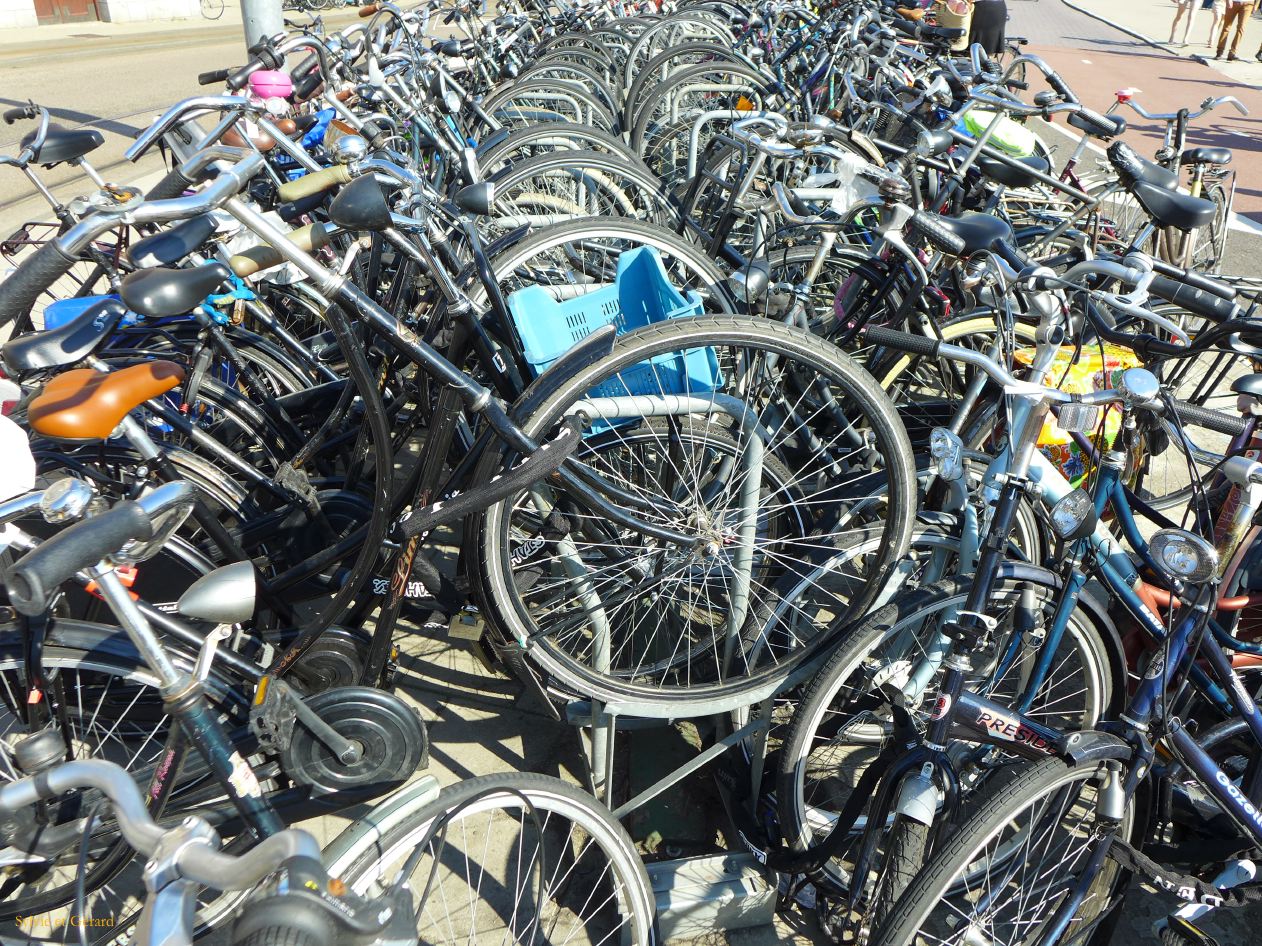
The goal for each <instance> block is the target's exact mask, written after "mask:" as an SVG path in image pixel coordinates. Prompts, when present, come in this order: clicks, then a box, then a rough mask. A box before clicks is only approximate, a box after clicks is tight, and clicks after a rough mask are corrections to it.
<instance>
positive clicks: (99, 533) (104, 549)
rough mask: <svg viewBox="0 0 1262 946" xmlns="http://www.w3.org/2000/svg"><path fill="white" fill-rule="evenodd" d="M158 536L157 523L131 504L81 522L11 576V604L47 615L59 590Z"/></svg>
mask: <svg viewBox="0 0 1262 946" xmlns="http://www.w3.org/2000/svg"><path fill="white" fill-rule="evenodd" d="M152 536H153V523H152V522H151V521H150V520H149V515H148V514H147V513H146V512H145V511H144V510H143V509H142V508H141V507H140V506H139V504H137V503H134V502H130V501H125V502H121V503H117V504H115V505H114V507H113V508H112V509H110V510H108V511H107V512H104V513H102V514H101V515H99V516H93V517H92V518H91V519H84V520H83V521H82V522H76V523H75V524H74V525H72V526H71V527H70V528H68V529H63V530H62V531H61V532H58V533H57V534H56V535H54V536H53V537H52V538H51V539H48V540H47V541H46V542H42V543H41V544H39V545H37V546H36V547H35V548H33V549H32V550H31V551H29V552H27V553H26V554H25V555H23V556H22V558H21V559H19V560H18V562H17V564H15V565H14V566H13V568H12V569H10V570H9V573H8V574H7V575H6V576H5V585H6V586H7V588H8V592H9V603H10V604H12V605H13V607H15V608H16V609H17V610H18V611H20V612H21V613H22V614H25V615H28V616H34V615H38V614H43V613H44V612H45V611H46V610H47V609H48V605H49V603H50V602H51V601H52V599H53V596H54V595H55V594H56V593H57V589H58V588H59V587H60V586H61V585H62V583H63V582H65V581H67V580H69V579H70V578H72V577H74V575H75V574H76V573H77V572H80V571H82V570H83V569H85V568H90V567H92V566H93V565H95V564H97V563H98V562H100V561H101V559H103V558H105V557H106V556H108V555H112V554H113V553H115V552H117V551H118V550H119V549H121V548H122V547H123V546H124V545H126V544H127V543H128V542H130V541H131V540H132V539H140V540H142V541H143V540H145V539H149V538H151V537H152Z"/></svg>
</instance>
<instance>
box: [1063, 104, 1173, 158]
mask: <svg viewBox="0 0 1262 946" xmlns="http://www.w3.org/2000/svg"><path fill="white" fill-rule="evenodd" d="M1068 122H1069V124H1071V125H1073V126H1074V127H1075V128H1077V129H1078V130H1079V131H1081V132H1085V133H1086V134H1088V135H1090V136H1091V137H1092V138H1102V139H1104V140H1105V141H1108V140H1109V139H1110V138H1116V137H1117V136H1118V135H1121V134H1124V133H1125V132H1126V119H1125V117H1123V116H1122V115H1094V114H1093V115H1090V116H1087V115H1083V114H1082V113H1081V112H1074V113H1073V114H1072V115H1070V116H1069V119H1068ZM1154 166H1155V165H1154Z"/></svg>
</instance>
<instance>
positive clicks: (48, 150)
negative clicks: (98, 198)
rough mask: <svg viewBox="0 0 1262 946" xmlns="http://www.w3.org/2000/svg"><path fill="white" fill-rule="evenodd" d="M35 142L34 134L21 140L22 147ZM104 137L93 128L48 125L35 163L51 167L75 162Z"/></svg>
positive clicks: (95, 146) (98, 144) (98, 145)
mask: <svg viewBox="0 0 1262 946" xmlns="http://www.w3.org/2000/svg"><path fill="white" fill-rule="evenodd" d="M34 140H35V132H31V133H30V134H29V135H27V136H26V137H25V138H23V139H22V147H23V148H26V147H28V146H30V144H31V142H33V141H34ZM103 144H105V137H104V136H103V135H102V134H101V133H100V132H99V131H97V130H96V129H95V128H62V127H61V126H60V125H49V126H48V134H47V135H46V136H45V137H44V143H43V144H42V145H40V149H39V151H37V152H36V153H35V163H36V164H42V165H44V167H52V166H53V165H54V164H61V162H63V161H76V160H78V159H79V158H81V157H83V156H84V155H85V154H88V153H90V152H92V151H95V150H96V149H97V148H99V147H101V145H103Z"/></svg>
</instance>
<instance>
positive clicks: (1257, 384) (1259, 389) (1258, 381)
mask: <svg viewBox="0 0 1262 946" xmlns="http://www.w3.org/2000/svg"><path fill="white" fill-rule="evenodd" d="M1231 390H1232V391H1233V392H1235V393H1236V394H1247V395H1248V396H1249V397H1256V398H1258V399H1260V400H1262V374H1246V375H1242V376H1241V377H1239V378H1237V379H1236V380H1235V381H1233V382H1231Z"/></svg>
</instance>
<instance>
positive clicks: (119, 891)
mask: <svg viewBox="0 0 1262 946" xmlns="http://www.w3.org/2000/svg"><path fill="white" fill-rule="evenodd" d="M172 656H173V658H174V659H175V661H176V665H177V666H179V667H183V668H185V669H187V668H188V667H189V666H191V660H190V659H189V658H187V657H185V656H181V655H180V654H178V653H173V654H172ZM26 657H27V647H26V642H25V640H24V638H23V635H21V634H19V633H17V632H14V631H10V632H6V633H4V634H0V739H3V740H4V741H5V743H6V744H8V743H9V742H10V741H11V740H14V739H16V738H19V737H20V736H22V735H24V734H25V733H26V732H28V727H27V724H26V721H25V720H26V715H25V714H26V706H25V693H26V683H25V681H26V676H27V663H26ZM41 666H42V668H43V671H44V673H45V674H46V675H47V676H48V678H49V682H50V686H49V688H48V693H47V699H48V701H49V703H48V706H49V711H50V713H51V714H52V717H53V719H54V720H55V721H56V725H58V726H60V731H61V732H62V733H63V734H64V736H65V741H66V744H67V749H66V757H67V758H76V759H86V758H100V759H109V760H111V761H114V762H117V763H119V764H120V765H122V766H124V767H125V768H126V769H127V770H128V771H129V772H130V773H131V774H132V775H133V776H134V777H135V779H136V780H137V782H138V783H140V784H141V785H146V784H147V783H148V782H149V780H150V779H151V778H152V776H153V774H154V772H155V770H157V769H158V767H159V766H161V765H163V764H167V765H169V764H170V760H168V759H166V750H167V744H166V738H167V733H168V731H169V717H168V716H167V715H166V712H165V710H164V708H163V703H162V697H161V694H160V693H159V690H158V682H157V679H156V678H155V677H154V676H153V675H152V674H151V673H150V671H149V670H148V669H147V668H145V667H144V666H143V664H141V663H140V661H139V659H138V657H137V655H136V652H135V648H134V646H133V645H132V644H131V643H130V641H129V640H128V639H127V637H126V636H125V635H124V634H123V633H122V632H121V631H119V630H117V629H115V628H109V627H104V626H101V625H94V624H88V623H85V622H80V621H57V622H56V623H55V624H54V625H53V627H52V628H51V630H50V633H49V636H48V640H47V646H46V648H45V650H44V653H43V658H42V661H41ZM204 686H205V691H206V693H207V696H208V697H209V698H210V699H211V701H212V703H213V704H214V705H215V706H216V708H217V709H219V710H220V712H221V717H222V718H223V720H224V721H225V723H226V724H228V725H229V726H230V728H234V729H237V730H239V731H241V732H244V731H245V726H246V722H245V718H246V715H247V713H248V710H249V703H248V700H247V699H246V696H245V694H244V693H243V692H242V690H241V688H240V686H239V684H237V683H234V682H233V681H231V680H229V679H227V678H225V677H223V676H221V675H220V674H219V673H217V672H213V671H212V673H211V675H210V677H209V678H207V680H206V681H205V683H204ZM0 757H2V761H0V781H11V780H14V779H16V778H18V777H19V776H20V775H21V773H20V772H19V771H18V770H17V769H16V768H15V767H14V764H13V760H12V757H11V755H10V754H9V753H7V752H6V753H3V754H0ZM222 797H223V796H222V793H221V791H220V790H219V788H218V783H217V782H215V781H214V780H213V779H212V778H210V777H209V776H208V774H207V771H206V768H205V765H204V763H203V762H202V760H201V759H200V757H199V756H197V754H196V752H195V751H192V752H190V753H189V754H188V755H186V757H185V762H184V765H183V766H182V768H181V769H180V775H179V781H178V782H177V783H176V786H175V789H174V791H173V792H172V794H171V795H170V796H169V801H168V802H167V806H166V814H168V815H169V814H171V813H173V812H178V811H180V810H186V809H188V808H190V807H198V806H200V805H204V804H206V803H209V802H212V801H216V800H219V799H221V798H222ZM93 799H94V795H93V793H91V792H81V793H72V794H69V795H66V796H64V797H62V798H60V799H58V800H57V803H56V804H55V805H52V806H50V807H47V808H46V809H45V815H46V816H47V817H48V818H49V820H50V832H51V831H52V829H53V828H54V827H55V826H57V825H63V824H67V823H71V822H74V821H76V820H78V819H80V818H83V817H85V816H86V815H87V814H88V811H89V810H90V809H91V807H92V805H93ZM77 840H78V835H77V833H76V834H75V836H74V838H73V839H72V840H71V841H70V842H69V843H68V844H67V846H66V847H65V848H64V849H62V850H61V851H60V852H58V853H57V854H55V855H53V856H52V857H50V858H49V859H48V860H47V861H45V862H43V863H40V864H37V865H32V866H29V867H27V868H24V869H23V870H22V871H20V872H17V873H9V874H8V875H6V880H5V884H4V897H3V902H0V922H6V923H8V922H14V921H16V919H17V918H18V917H35V918H37V919H38V921H39V924H38V925H35V924H28V925H23V926H21V932H22V933H23V934H24V935H25V936H26V937H27V938H29V939H32V940H36V941H49V942H61V941H65V942H71V941H76V942H77V936H78V933H79V930H78V929H77V928H75V927H74V926H72V925H71V924H70V922H69V918H70V914H71V913H72V912H74V909H73V902H74V897H75V887H76V883H75V880H76V876H77V874H78V861H79V852H78V843H77ZM87 866H88V871H87V875H86V888H87V894H88V896H87V910H86V913H85V915H84V917H83V919H84V920H87V919H100V920H104V921H105V922H102V923H100V924H88V923H84V927H85V928H86V929H87V930H88V932H89V933H90V937H91V941H93V942H106V941H109V940H111V939H113V938H115V937H118V936H120V935H122V934H123V930H122V929H121V928H115V927H114V926H113V924H114V923H115V922H117V921H119V920H120V919H121V918H123V917H125V916H127V915H128V914H131V913H134V912H135V911H137V910H139V908H140V906H141V905H142V904H143V902H144V885H143V883H142V880H141V876H140V867H141V862H139V861H138V860H137V859H136V857H135V854H134V852H133V851H132V849H131V848H130V847H128V846H127V845H126V844H125V843H121V842H120V839H119V836H118V829H117V826H116V825H113V824H110V823H105V824H102V825H98V827H97V829H96V831H95V832H94V834H93V836H92V839H91V842H90V843H89V848H88V860H87Z"/></svg>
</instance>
